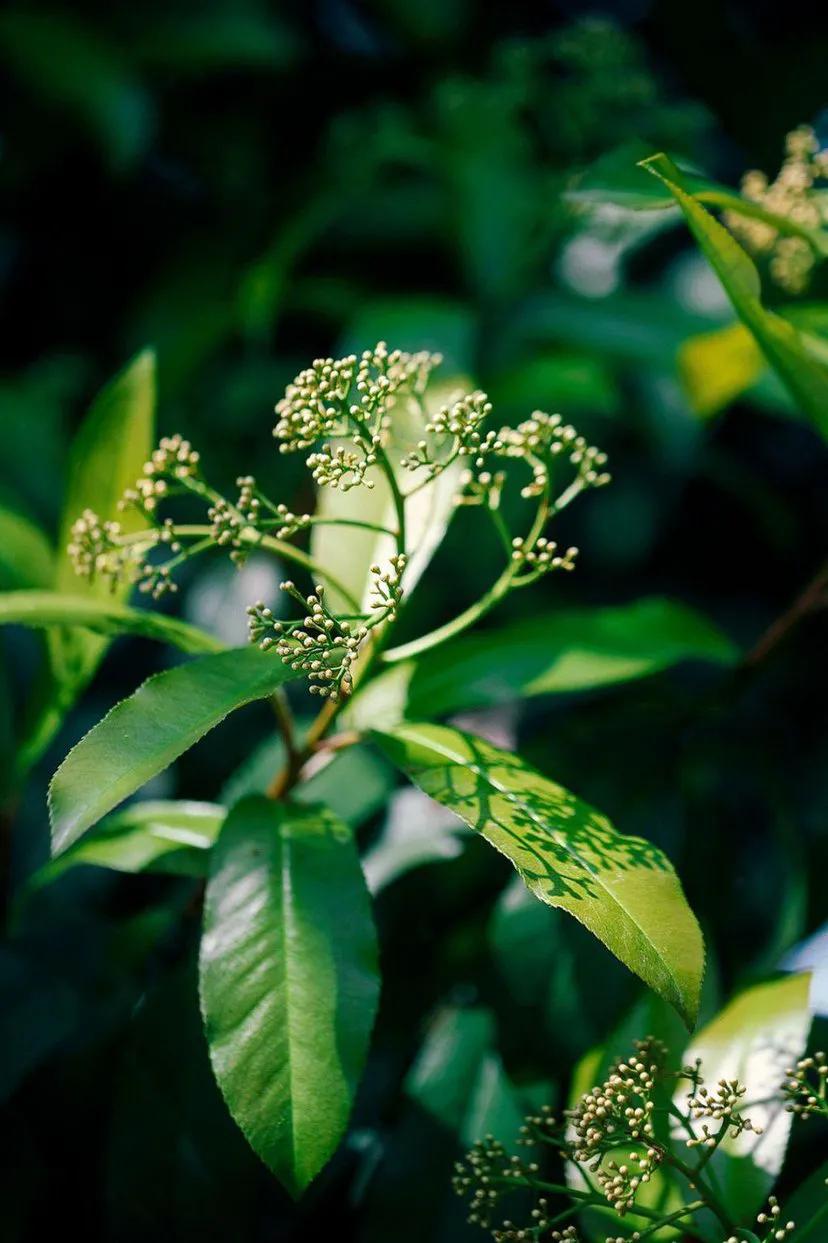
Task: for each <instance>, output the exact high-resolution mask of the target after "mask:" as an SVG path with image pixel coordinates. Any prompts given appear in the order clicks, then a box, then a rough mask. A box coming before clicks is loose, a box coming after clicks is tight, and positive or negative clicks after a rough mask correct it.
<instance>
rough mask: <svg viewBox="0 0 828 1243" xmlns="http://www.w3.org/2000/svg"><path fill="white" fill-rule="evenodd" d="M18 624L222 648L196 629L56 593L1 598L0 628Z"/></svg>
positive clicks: (185, 648) (190, 648)
mask: <svg viewBox="0 0 828 1243" xmlns="http://www.w3.org/2000/svg"><path fill="white" fill-rule="evenodd" d="M12 624H17V625H20V626H30V627H34V628H36V629H41V630H47V629H51V628H52V627H55V626H66V627H71V628H77V627H80V628H81V629H83V630H91V631H93V632H94V633H96V634H104V635H109V636H115V635H119V634H134V635H141V636H143V637H144V638H146V639H157V640H158V642H159V643H169V644H171V645H172V646H173V647H177V648H179V649H180V650H181V651H182V652H191V653H193V654H195V653H199V652H220V651H222V650H223V648H224V644H223V643H220V642H219V640H218V639H214V638H213V636H212V635H210V634H207V632H206V631H205V630H201V629H199V627H198V626H191V625H190V624H189V623H188V622H183V621H179V620H178V618H176V617H166V616H164V614H163V613H151V612H149V610H146V609H134V608H130V607H129V605H127V604H122V603H120V601H118V600H117V599H115V600H113V599H111V598H110V599H106V600H96V599H95V598H94V597H91V596H75V595H68V594H65V595H64V594H62V593H61V592H58V591H9V592H5V593H2V594H0V626H7V625H12Z"/></svg>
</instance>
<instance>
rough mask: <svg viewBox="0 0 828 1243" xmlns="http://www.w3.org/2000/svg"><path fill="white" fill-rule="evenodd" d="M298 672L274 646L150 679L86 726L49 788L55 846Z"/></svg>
mask: <svg viewBox="0 0 828 1243" xmlns="http://www.w3.org/2000/svg"><path fill="white" fill-rule="evenodd" d="M295 676H296V675H295V674H294V673H293V672H292V671H291V670H290V669H288V668H287V666H285V665H283V664H282V662H281V661H280V660H278V659H277V658H276V657H275V656H274V655H273V654H272V653H270V652H262V651H260V650H259V649H258V648H253V647H251V648H240V649H238V650H235V651H228V652H220V653H219V654H218V655H215V656H200V657H196V658H195V659H194V660H192V661H190V662H188V663H187V664H184V665H179V666H178V667H177V668H175V669H168V670H166V671H165V672H164V673H159V674H156V675H155V676H154V677H151V678H149V679H148V680H147V681H146V682H145V683H144V684H143V686H141V687H139V688H138V690H137V691H136V692H135V693H134V694H133V695H130V696H129V698H128V699H124V700H122V701H121V702H120V703H119V704H116V706H115V707H114V708H113V709H112V711H111V712H109V714H108V715H107V716H105V717H104V718H103V720H102V721H99V722H98V724H97V725H96V726H95V727H94V728H93V729H91V730H90V731H89V733H88V734H87V735H86V737H85V738H82V739H81V741H80V742H79V743H78V744H77V746H76V747H74V748H73V749H72V750H71V751H70V752H69V754H68V755H67V757H66V759H65V760H64V761H63V763H62V764H61V765H60V767H59V768H58V770H57V772H56V773H55V775H54V777H53V778H52V781H51V785H50V787H49V810H50V816H51V821H52V850H53V853H54V854H60V853H61V852H62V851H64V850H65V849H66V848H67V847H68V846H70V845H71V844H72V843H73V842H75V841H77V839H78V838H79V837H80V836H81V835H82V834H83V833H85V832H86V830H87V829H88V828H91V826H92V825H93V824H95V823H96V822H97V821H98V820H100V819H101V817H102V816H105V815H106V813H107V812H109V811H112V809H113V808H114V807H117V805H118V804H119V803H120V802H122V801H123V800H124V799H125V798H128V797H129V795H130V794H134V793H135V791H136V790H138V789H140V788H141V786H142V785H144V783H145V782H147V781H149V779H150V777H154V776H155V774H156V773H160V772H162V771H163V769H165V768H166V767H167V766H168V765H169V764H171V763H172V762H173V760H175V759H177V758H178V757H179V755H182V754H183V753H184V752H185V751H187V750H188V749H189V748H190V747H191V746H193V744H194V743H196V742H198V740H199V738H202V737H203V736H204V734H206V733H207V732H208V731H209V730H211V729H213V727H214V726H216V725H218V723H219V722H220V721H222V720H223V719H224V717H226V716H227V715H228V714H229V713H231V712H233V711H235V709H236V708H240V707H242V705H243V704H246V703H250V702H252V701H253V700H254V699H264V698H266V697H267V696H268V695H271V694H272V693H273V691H275V690H277V689H278V687H280V686H281V685H283V683H285V682H286V681H287V680H288V679H289V678H291V677H295Z"/></svg>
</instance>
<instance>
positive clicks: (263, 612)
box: [247, 555, 406, 700]
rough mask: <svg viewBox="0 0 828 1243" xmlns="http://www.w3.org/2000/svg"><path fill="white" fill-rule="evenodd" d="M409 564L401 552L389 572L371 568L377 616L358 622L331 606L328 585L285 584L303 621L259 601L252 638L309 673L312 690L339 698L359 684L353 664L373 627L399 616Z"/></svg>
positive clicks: (251, 617) (251, 616) (252, 612)
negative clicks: (307, 588) (302, 588)
mask: <svg viewBox="0 0 828 1243" xmlns="http://www.w3.org/2000/svg"><path fill="white" fill-rule="evenodd" d="M405 564H406V558H405V557H404V556H402V555H399V556H394V557H392V558H391V561H390V564H389V569H388V570H386V571H385V572H384V573H383V571H382V570H381V568H380V566H378V565H374V566H372V567H371V574H372V584H371V599H370V605H369V607H370V608H371V611H372V616H371V617H369V618H367V619H358V620H356V621H354V622H352V621H351V620H349V619H348V618H339V617H336V616H335V615H334V614H333V613H332V612H331V611H330V609H329V608H328V607H327V604H326V603H325V588H324V586H323V585H322V584H317V586H316V587H315V588H314V590H313V591H312V592H311V594H310V595H308V596H303V595H302V594H301V592H299V591H298V590H297V588H296V586H295V584H294V583H292V582H290V581H287V582H284V583H281V584H280V588H281V590H282V591H285V592H287V594H288V595H290V596H292V597H293V599H294V600H296V601H297V602H298V603H299V604H300V605H301V607H302V610H303V613H304V617H303V618H302V619H301V620H300V621H293V622H284V621H279V620H277V618H276V617H275V615H274V613H273V610H272V609H271V608H269V607H268V606H267V605H266V604H265V603H264V601H262V600H259V601H257V602H256V603H255V604H251V605H250V606H249V607H248V609H247V615H248V629H249V633H250V640H251V642H252V643H257V644H258V646H259V647H260V648H261V649H262V651H264V652H266V651H268V650H269V649H270V648H275V651H276V654H277V656H278V657H279V658H280V660H283V661H284V662H285V664H286V665H288V666H289V667H290V668H291V669H294V670H296V672H297V673H303V674H304V675H305V677H306V678H307V679H308V682H309V687H308V689H309V690H310V693H311V694H312V695H322V696H323V697H324V698H326V699H333V700H339V699H341V698H342V697H343V696H345V695H348V694H349V693H350V691H351V690H352V689H353V678H352V672H351V667H352V665H353V663H354V661H355V660H356V658H357V656H358V655H359V651H360V648H361V647H362V644H363V643H364V642H365V640H366V638H367V637H368V634H369V633H370V631H371V630H372V629H373V628H374V627H375V626H376V625H378V624H379V623H380V622H382V621H389V620H392V619H393V618H394V617H395V616H396V613H397V607H398V605H399V602H400V599H401V597H402V588H401V586H400V583H401V579H402V574H403V571H404V570H405Z"/></svg>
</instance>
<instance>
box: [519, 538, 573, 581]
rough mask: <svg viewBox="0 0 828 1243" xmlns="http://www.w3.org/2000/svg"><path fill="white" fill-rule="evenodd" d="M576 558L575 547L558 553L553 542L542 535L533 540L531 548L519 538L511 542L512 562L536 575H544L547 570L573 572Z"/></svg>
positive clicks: (556, 546)
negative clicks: (532, 571)
mask: <svg viewBox="0 0 828 1243" xmlns="http://www.w3.org/2000/svg"><path fill="white" fill-rule="evenodd" d="M577 556H578V549H577V548H575V547H572V548H567V549H566V551H565V552H560V553H559V552H558V545H557V544H556V543H555V541H554V540H549V539H546V537H545V536H543V535H542V536H540V538H539V539H537V540H535V542H534V544H533V545H532V546H531V547H529V546H528V545H527V543H526V541H525V540H524V539H521V538H520V537H516V538H515V539H513V540H512V560H513V561H516V562H518V563H519V564H520V565H521V566H522V567H524V566H525V567H526V569H527V570H534V571H535V572H538V573H546V572H547V571H549V570H574V569H575V559H576V558H577Z"/></svg>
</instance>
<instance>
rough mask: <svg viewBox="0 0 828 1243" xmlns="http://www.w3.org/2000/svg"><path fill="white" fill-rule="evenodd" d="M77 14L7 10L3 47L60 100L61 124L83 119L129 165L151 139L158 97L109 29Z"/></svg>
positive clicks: (30, 81) (53, 100)
mask: <svg viewBox="0 0 828 1243" xmlns="http://www.w3.org/2000/svg"><path fill="white" fill-rule="evenodd" d="M70 13H71V10H69V11H64V12H63V13H61V12H59V11H56V10H54V9H53V10H52V11H50V12H41V13H38V12H32V11H31V10H28V11H24V9H23V6H22V5H20V6H16V11H15V10H11V11H8V10H7V11H6V12H5V13H4V14H3V15H2V19H0V47H2V49H3V51H4V53H5V57H6V59H7V61H8V63H9V64H10V65H11V67H12V69H13V71H14V72H15V74H16V75H17V77H18V78H20V79H21V80H22V81H23V82H24V83H26V85H28V86H29V88H30V89H31V91H32V92H33V93H34V94H35V95H36V96H37V97H38V99H42V100H45V101H46V102H47V103H49V104H51V105H52V107H53V109H54V110H55V116H56V118H57V123H58V124H62V125H65V124H66V118H67V117H69V118H72V117H75V118H77V120H78V121H80V122H81V123H82V124H83V125H84V126H85V127H86V128H87V129H88V130H89V131H90V132H91V134H92V135H93V136H94V137H95V138H96V139H97V140H98V142H99V143H100V145H101V147H102V148H103V150H104V151H105V153H106V154H107V155H108V156H109V158H110V160H111V162H112V163H113V164H114V165H117V166H119V167H125V166H127V165H129V164H131V163H133V161H134V160H136V159H137V158H138V157H139V155H140V154H141V153H142V151H143V150H144V148H145V146H146V144H147V142H148V141H149V139H150V136H151V132H152V127H153V105H152V99H151V97H150V95H149V94H148V93H147V91H146V90H145V88H144V86H143V84H142V83H141V81H140V80H139V79H138V78H137V77H136V76H135V74H134V73H133V71H132V68H131V66H130V65H129V63H128V62H127V60H126V59H125V58H124V56H123V55H122V53H121V51H120V49H119V48H118V47H117V46H116V45H115V44H114V43H109V42H107V41H106V39H105V37H104V35H103V34H102V27H100V25H97V28H96V26H93V25H87V24H86V23H84V22H83V21H81V20H80V18H79V17H77V16H75V15H71V16H70ZM56 49H60V54H59V55H57V54H56Z"/></svg>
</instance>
